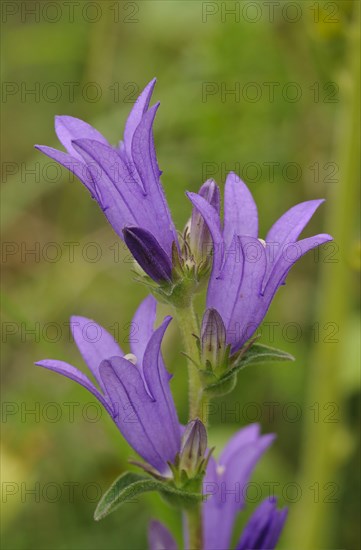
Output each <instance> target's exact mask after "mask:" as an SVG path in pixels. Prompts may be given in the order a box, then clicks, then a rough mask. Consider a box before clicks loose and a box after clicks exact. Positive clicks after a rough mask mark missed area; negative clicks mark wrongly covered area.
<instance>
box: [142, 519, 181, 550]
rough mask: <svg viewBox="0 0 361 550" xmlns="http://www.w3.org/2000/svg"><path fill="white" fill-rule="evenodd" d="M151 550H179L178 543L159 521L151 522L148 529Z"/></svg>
mask: <svg viewBox="0 0 361 550" xmlns="http://www.w3.org/2000/svg"><path fill="white" fill-rule="evenodd" d="M148 543H149V550H177V543H176V542H175V540H174V538H173V536H172V535H171V533H170V532H169V531H168V529H167V528H166V527H164V525H163V524H162V523H160V522H159V521H151V522H150V524H149V529H148Z"/></svg>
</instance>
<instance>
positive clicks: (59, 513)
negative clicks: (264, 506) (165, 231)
mask: <svg viewBox="0 0 361 550" xmlns="http://www.w3.org/2000/svg"><path fill="white" fill-rule="evenodd" d="M70 4H71V3H67V2H62V1H56V2H55V1H53V2H47V1H40V2H28V1H23V2H7V1H3V2H2V3H1V8H2V28H3V29H2V30H3V35H2V80H3V86H2V104H1V106H2V112H3V115H2V135H3V140H2V159H3V161H2V169H3V175H2V195H3V198H2V205H3V214H2V236H3V266H2V267H3V282H4V294H3V299H2V315H3V320H2V345H3V352H2V359H3V361H2V364H3V372H2V400H3V405H2V407H3V410H2V412H3V418H2V420H3V424H2V431H3V443H2V448H1V449H2V510H3V512H2V547H3V548H4V549H5V548H6V549H7V550H15V549H16V550H33V549H37V550H49V549H53V550H65V549H69V550H86V549H95V548H104V549H107V550H111V549H118V550H119V549H140V548H145V547H146V529H147V523H148V521H149V519H150V518H158V519H159V518H163V519H164V521H165V522H166V523H167V525H168V526H169V527H170V528H171V529H172V531H173V532H174V533H175V535H176V536H177V538H178V540H179V542H180V541H181V522H180V518H179V515H178V513H177V511H176V510H172V509H169V508H167V506H166V505H165V504H164V503H163V502H162V500H161V499H160V498H159V497H158V496H157V495H150V494H149V495H145V496H144V497H142V498H141V499H139V502H137V503H132V504H128V505H126V506H124V507H123V508H122V509H120V510H119V511H118V512H116V513H114V514H113V515H111V516H109V517H108V518H106V519H105V520H103V521H102V522H100V523H95V522H94V521H93V519H92V516H93V512H94V509H95V506H96V501H97V499H98V498H99V496H100V492H101V491H103V490H105V489H106V488H107V487H108V486H109V484H110V483H111V482H112V480H113V479H114V478H115V477H116V476H117V475H119V474H120V473H121V472H123V471H124V470H126V469H127V468H129V465H128V463H127V460H128V458H129V457H130V456H133V457H134V453H133V452H132V451H131V450H130V449H129V448H128V446H127V444H126V443H125V441H124V440H123V439H122V437H121V436H120V435H119V433H118V432H117V430H116V428H115V426H114V425H113V424H112V422H111V420H110V419H109V418H108V417H106V414H105V413H104V412H103V413H102V412H101V410H100V408H99V407H98V408H96V405H95V404H94V400H93V399H92V397H91V396H90V395H89V394H87V392H86V391H85V390H83V389H82V388H80V387H78V386H77V385H76V384H74V383H71V382H70V381H68V380H65V379H62V378H61V377H59V376H57V375H55V374H54V373H49V372H46V371H43V370H41V369H37V368H35V367H34V366H33V363H34V361H35V360H37V359H41V358H45V357H53V358H59V359H64V360H67V361H69V362H73V364H76V365H77V366H79V367H82V360H81V358H80V356H79V354H78V353H77V351H76V349H75V345H74V344H73V343H72V342H71V341H70V338H69V331H68V326H67V322H68V319H69V317H70V315H72V314H78V315H85V316H88V317H90V318H94V319H96V320H97V321H98V322H99V323H101V324H103V325H104V326H105V327H107V328H108V329H110V330H113V332H115V334H116V335H117V337H118V338H119V341H120V343H121V345H122V346H123V348H124V349H125V350H126V351H127V350H128V349H129V344H128V329H129V322H130V321H131V318H132V315H133V312H134V311H135V308H136V306H137V305H138V304H139V302H140V301H141V299H142V298H143V297H144V296H145V289H144V288H143V287H141V286H139V285H137V283H135V282H134V281H133V280H132V273H131V267H132V266H131V264H130V263H129V261H128V258H127V253H126V250H125V249H124V247H123V246H122V244H121V243H119V241H118V240H117V237H116V235H115V234H114V233H113V232H112V229H111V228H110V227H109V226H108V225H107V223H106V221H105V219H104V218H103V216H102V214H101V212H100V211H99V210H98V208H97V205H96V204H95V203H94V202H93V201H92V200H91V199H90V197H89V196H88V194H87V191H86V190H85V189H84V188H83V187H82V185H81V184H80V183H79V182H78V181H77V180H75V179H74V181H73V180H72V179H69V175H68V173H67V172H66V171H65V170H62V169H60V168H56V166H54V164H53V163H51V162H49V159H47V158H45V157H43V156H42V155H41V154H40V153H38V152H37V151H35V150H34V149H33V145H34V144H35V143H41V144H48V145H52V146H57V142H56V137H55V134H54V129H53V118H54V116H55V115H57V114H68V115H73V116H77V117H79V118H83V119H84V120H86V121H88V122H90V123H91V124H93V125H94V126H96V127H97V128H98V129H99V130H101V131H102V132H103V133H104V135H105V136H106V137H107V138H108V139H109V140H110V141H111V142H113V143H116V142H117V141H118V140H119V139H120V138H121V135H122V130H123V125H124V121H125V119H126V116H127V114H128V112H129V110H130V108H131V106H132V103H133V102H134V100H135V98H136V97H137V94H138V92H139V91H140V90H141V89H142V87H143V86H144V85H145V84H146V83H147V82H148V81H149V80H150V79H151V78H153V77H154V76H157V77H158V84H157V87H156V91H155V96H154V99H155V100H160V101H161V108H160V110H159V112H158V115H157V120H156V124H155V141H156V147H157V151H158V159H159V164H160V166H161V168H162V170H163V172H164V174H163V176H162V182H163V185H164V187H165V190H166V195H167V198H168V200H169V203H170V206H171V209H172V212H173V216H174V220H175V222H176V224H177V226H178V227H179V228H180V229H181V228H182V227H183V226H184V224H185V222H186V220H187V218H188V217H189V215H190V205H189V203H188V202H187V199H186V197H185V191H186V190H192V191H196V190H197V189H198V188H199V186H200V184H201V183H202V182H203V181H204V180H205V179H206V178H207V177H210V176H213V177H214V178H215V179H216V180H217V181H218V183H220V184H221V185H223V182H224V179H225V174H226V172H227V171H229V170H235V171H236V172H237V173H238V174H239V175H240V176H242V177H243V179H244V180H245V181H246V182H247V183H248V184H249V186H250V188H251V190H252V192H253V194H254V196H255V199H256V201H257V203H258V205H259V210H260V220H261V221H260V223H261V234H262V235H264V234H265V232H266V230H267V228H268V227H269V226H270V224H271V223H272V222H273V221H274V220H275V219H277V217H279V216H280V215H281V214H282V213H283V212H284V211H285V210H286V209H288V208H289V207H290V206H292V205H294V204H295V203H297V202H299V201H303V200H309V199H313V198H319V197H325V198H326V199H327V202H326V204H325V205H323V206H322V207H321V209H320V210H319V212H318V213H317V214H316V215H315V217H314V220H313V221H312V222H311V224H310V226H309V227H308V228H307V230H306V232H305V235H306V234H307V235H311V234H315V233H317V232H322V231H324V232H329V233H331V234H332V235H333V236H334V238H335V242H334V244H332V245H328V246H324V247H323V248H322V249H321V250H320V252H319V254H313V253H310V254H309V255H308V256H307V257H305V258H303V259H302V261H301V262H300V263H299V264H298V265H297V267H295V268H294V269H293V271H292V273H291V275H290V276H289V279H288V283H287V285H286V287H285V288H283V289H281V290H280V291H279V293H278V295H277V296H276V298H275V300H274V303H273V305H272V307H271V310H270V311H269V313H268V315H267V318H266V324H265V325H264V327H263V329H262V331H261V332H262V336H261V341H263V342H264V343H269V344H270V345H274V346H278V347H281V348H283V349H286V350H287V351H288V352H290V353H292V354H293V355H294V356H295V357H296V361H295V363H293V364H277V363H274V364H269V365H264V366H256V367H253V368H250V369H249V370H247V369H246V370H245V371H242V373H241V375H240V376H239V380H238V384H237V388H236V389H235V391H234V392H233V393H232V394H231V395H230V396H227V397H226V398H220V399H219V400H218V401H216V402H215V404H214V406H213V408H212V411H211V415H210V439H211V444H214V445H217V448H218V449H219V448H221V446H222V445H223V444H224V443H225V441H226V440H227V438H228V437H229V436H230V435H231V434H232V433H234V432H235V431H236V430H237V429H238V428H239V427H240V426H243V425H246V424H247V423H249V422H251V421H255V420H257V421H259V422H260V423H261V424H262V428H263V430H264V431H266V432H269V431H272V432H276V433H277V436H278V437H277V442H276V443H275V444H274V446H273V448H272V449H271V450H270V451H269V452H268V454H267V455H266V456H265V457H264V459H263V460H262V461H261V463H260V464H259V465H258V467H257V469H256V471H255V475H254V477H253V478H252V480H253V482H254V483H255V484H254V485H253V489H252V490H250V491H249V495H248V496H249V498H248V502H247V506H246V509H245V511H244V512H243V513H242V514H241V515H240V517H239V523H238V524H237V528H236V531H235V536H237V535H238V533H239V531H240V529H241V525H242V524H243V523H244V522H245V520H246V519H247V517H248V516H249V513H250V512H251V510H252V508H253V507H254V506H255V504H256V501H257V500H259V499H260V498H261V497H265V496H267V494H268V490H269V485H268V484H269V483H271V484H274V487H275V493H276V494H278V495H279V498H280V502H281V504H288V505H289V506H290V518H289V522H288V525H287V528H286V530H285V532H284V534H283V537H282V540H281V542H280V548H292V549H296V548H300V549H301V548H302V549H303V550H319V549H321V548H322V549H325V548H329V549H336V548H343V549H347V550H354V549H357V548H359V544H360V541H359V538H358V535H359V514H360V509H359V489H360V478H359V458H360V457H359V436H358V433H359V403H360V401H359V324H358V307H359V301H358V300H359V298H358V275H359V268H358V260H357V256H358V253H359V244H358V243H359V241H358V235H357V228H358V222H357V213H358V208H359V207H358V204H359V197H358V191H357V189H358V179H359V165H358V154H359V139H358V138H359V134H358V123H359V114H358V105H359V57H358V56H359V46H358V44H359V24H358V3H357V2H352V1H334V2H323V1H319V2H308V1H307V0H306V1H302V2H292V3H289V2H283V1H280V2H274V3H272V2H270V3H266V2H247V1H244V2H199V1H194V2H191V1H181V2H179V1H136V2H117V1H116V2H114V1H111V2H108V1H105V0H102V1H99V2H87V1H83V0H81V1H80V2H74V3H72V4H71V5H70ZM273 8H274V11H273ZM232 90H233V92H232ZM271 90H273V94H272V93H271ZM69 243H70V244H69ZM71 243H73V244H71ZM71 250H73V252H71ZM200 307H201V302H200ZM163 313H166V308H165V307H164V308H162V310H161V314H163ZM180 351H181V345H180V338H179V334H178V332H177V328H176V326H172V327H171V329H170V330H169V334H168V335H167V338H166V341H165V344H164V354H165V357H166V360H167V364H168V366H169V369H170V370H171V371H172V372H173V373H174V378H173V382H172V389H173V392H174V397H175V400H176V403H177V407H178V410H179V414H180V418H181V419H182V421H185V420H186V418H187V378H186V367H185V360H184V358H183V357H182V355H181V354H180ZM270 411H273V413H274V414H271V413H270ZM130 468H132V467H130Z"/></svg>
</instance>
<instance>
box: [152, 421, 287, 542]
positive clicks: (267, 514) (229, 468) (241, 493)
mask: <svg viewBox="0 0 361 550" xmlns="http://www.w3.org/2000/svg"><path fill="white" fill-rule="evenodd" d="M273 440H274V435H272V434H269V435H260V427H259V425H258V424H251V425H249V426H247V427H246V428H243V429H241V430H239V432H237V433H236V434H235V435H234V436H233V437H232V438H231V439H230V440H229V442H228V443H227V445H226V447H225V448H224V449H223V452H222V453H221V455H220V458H219V460H218V461H216V460H214V459H213V458H211V459H210V460H209V462H208V467H207V471H206V475H205V478H204V482H203V491H204V493H205V494H208V497H207V499H206V501H205V503H204V504H203V510H202V515H203V531H204V535H203V540H204V550H220V549H228V548H230V545H231V538H232V532H233V525H234V521H235V518H236V515H237V514H238V512H239V511H241V510H242V509H243V508H244V507H245V504H246V502H245V495H246V488H247V483H248V482H249V478H250V476H251V474H252V471H253V469H254V468H255V466H256V464H257V462H258V460H259V459H260V458H261V457H262V455H263V453H264V452H265V451H266V450H267V448H268V447H269V446H270V445H271V443H272V441H273ZM286 517H287V509H286V508H284V509H282V510H279V509H277V500H276V498H275V497H273V496H272V497H269V498H267V499H265V500H264V501H263V502H262V503H261V504H260V505H259V506H258V507H257V508H256V510H255V512H254V513H253V514H252V516H251V517H250V519H249V521H248V523H247V524H246V526H245V527H244V529H243V532H242V534H241V536H240V538H239V541H238V543H237V545H236V547H235V550H262V549H266V550H272V549H273V548H275V546H276V544H277V541H278V539H279V537H280V534H281V531H282V528H283V525H284V523H285V521H286ZM148 538H149V545H150V548H151V550H159V549H167V550H176V549H177V544H176V542H175V540H174V539H173V537H172V535H171V534H170V532H169V531H168V530H167V529H166V528H165V527H164V525H162V524H161V523H159V522H156V521H153V522H151V524H150V527H149V533H148ZM185 546H186V547H188V545H187V544H186V545H185Z"/></svg>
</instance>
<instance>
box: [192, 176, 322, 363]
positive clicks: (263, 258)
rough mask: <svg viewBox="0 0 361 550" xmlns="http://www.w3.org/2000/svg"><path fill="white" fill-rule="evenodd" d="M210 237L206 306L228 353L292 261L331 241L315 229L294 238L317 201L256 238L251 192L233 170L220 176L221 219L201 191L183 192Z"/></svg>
mask: <svg viewBox="0 0 361 550" xmlns="http://www.w3.org/2000/svg"><path fill="white" fill-rule="evenodd" d="M188 197H189V199H190V200H191V201H192V203H193V205H194V206H195V207H196V208H197V209H198V210H199V212H200V214H201V215H202V216H203V218H204V220H205V222H206V224H207V226H208V229H209V231H210V233H211V236H212V239H213V268H212V273H211V276H210V280H209V284H208V291H207V308H211V309H213V310H215V311H216V312H218V314H219V315H220V317H221V319H222V321H223V323H224V326H225V329H226V334H227V338H226V340H227V343H228V344H230V345H231V352H232V353H235V352H237V351H238V350H239V349H240V348H241V347H242V346H243V344H244V343H245V342H246V341H247V340H248V339H249V338H250V337H251V336H252V335H253V334H254V332H255V331H256V330H257V328H258V326H259V325H260V323H261V322H262V320H263V318H264V316H265V315H266V313H267V310H268V308H269V306H270V304H271V301H272V299H273V297H274V295H275V293H276V291H277V289H278V288H279V287H280V286H281V285H283V284H284V282H285V279H286V277H287V274H288V272H289V270H290V269H291V267H292V266H293V265H294V264H295V263H296V262H297V260H298V259H299V258H300V257H301V256H303V255H304V254H306V252H308V251H309V250H311V249H312V248H315V247H316V246H319V245H321V244H323V243H325V242H327V241H330V240H332V237H331V236H330V235H327V234H324V233H321V234H319V235H315V236H313V237H308V238H306V239H301V240H297V239H298V237H299V235H300V233H301V232H302V231H303V229H304V227H305V226H306V225H307V223H308V222H309V221H310V219H311V217H312V215H313V214H314V212H315V210H316V209H317V208H318V207H319V206H320V204H322V202H323V200H311V201H306V202H302V203H300V204H297V205H296V206H294V207H292V208H291V209H290V210H288V211H287V212H286V213H285V214H283V216H281V218H279V220H277V221H276V223H275V224H274V225H273V226H272V227H271V229H270V230H269V232H268V234H267V236H266V238H265V240H264V241H263V240H262V239H259V238H258V212H257V206H256V203H255V202H254V199H253V197H252V194H251V193H250V191H249V189H248V188H247V186H246V185H245V183H243V181H242V180H241V179H240V178H239V177H238V176H237V175H236V174H234V173H230V174H229V175H228V177H227V179H226V183H225V189H224V222H223V224H222V222H221V219H220V214H219V208H215V207H214V206H213V205H212V204H210V203H209V202H208V201H207V200H206V199H205V198H204V197H203V196H202V195H200V194H197V193H188Z"/></svg>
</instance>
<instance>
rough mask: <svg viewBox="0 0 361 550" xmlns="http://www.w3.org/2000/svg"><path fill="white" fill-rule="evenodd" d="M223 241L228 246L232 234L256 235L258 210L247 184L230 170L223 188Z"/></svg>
mask: <svg viewBox="0 0 361 550" xmlns="http://www.w3.org/2000/svg"><path fill="white" fill-rule="evenodd" d="M223 235H224V241H225V245H226V246H228V245H230V243H231V242H232V239H233V235H245V236H250V237H257V236H258V212H257V206H256V203H255V202H254V199H253V197H252V194H251V192H250V190H249V189H248V187H247V185H246V184H245V183H243V181H242V180H241V179H240V178H239V177H238V176H237V174H235V173H233V172H231V173H230V174H228V176H227V179H226V183H225V188H224V233H223Z"/></svg>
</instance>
